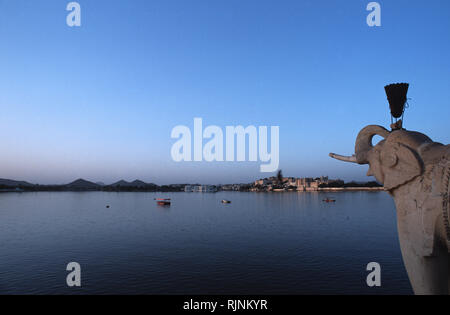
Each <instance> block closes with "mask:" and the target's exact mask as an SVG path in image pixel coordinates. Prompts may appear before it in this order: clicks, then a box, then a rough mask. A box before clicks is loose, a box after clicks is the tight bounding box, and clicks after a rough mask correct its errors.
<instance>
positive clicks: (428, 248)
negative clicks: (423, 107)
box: [330, 126, 450, 295]
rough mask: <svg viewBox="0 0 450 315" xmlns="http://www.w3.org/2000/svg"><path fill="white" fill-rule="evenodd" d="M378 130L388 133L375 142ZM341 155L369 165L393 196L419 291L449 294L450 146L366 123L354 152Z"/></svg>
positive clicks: (405, 257) (414, 284) (402, 241)
mask: <svg viewBox="0 0 450 315" xmlns="http://www.w3.org/2000/svg"><path fill="white" fill-rule="evenodd" d="M375 135H378V136H381V137H382V138H384V139H383V140H382V141H381V142H380V143H378V144H377V145H375V146H373V144H372V139H373V137H374V136H375ZM330 156H331V157H332V158H335V159H337V160H341V161H345V162H352V163H358V164H369V165H370V167H369V172H368V173H367V175H368V176H375V178H376V179H377V180H378V181H379V182H380V183H382V184H383V185H384V188H385V190H386V191H388V192H389V194H390V195H391V196H392V197H393V198H394V200H395V205H396V208H397V225H398V233H399V239H400V246H401V250H402V256H403V260H404V263H405V267H406V270H407V272H408V276H409V279H410V281H411V285H412V287H413V290H414V292H415V293H416V294H420V295H423V294H449V287H450V277H449V270H450V259H449V255H450V223H449V215H450V213H449V212H450V203H449V194H450V187H449V177H450V145H446V146H445V145H443V144H440V143H436V142H433V141H432V140H431V139H430V138H429V137H427V136H426V135H424V134H422V133H419V132H415V131H407V130H404V129H400V130H394V131H388V130H387V129H385V128H383V127H381V126H367V127H366V128H364V129H363V130H362V131H361V132H360V133H359V135H358V138H357V140H356V148H355V155H353V156H341V155H337V154H334V153H330Z"/></svg>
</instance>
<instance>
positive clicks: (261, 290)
mask: <svg viewBox="0 0 450 315" xmlns="http://www.w3.org/2000/svg"><path fill="white" fill-rule="evenodd" d="M327 196H329V194H321V193H239V192H220V193H216V194H199V193H173V194H153V193H104V192H88V193H86V192H84V193H65V192H64V193H61V192H60V193H56V192H55V193H22V194H20V193H3V194H0V251H1V252H0V294H24V293H26V294H80V293H81V294H85V293H89V294H189V295H192V294H412V290H411V287H410V284H409V281H408V278H407V275H406V271H405V268H404V266H403V262H402V258H401V253H400V247H399V244H398V236H397V229H396V216H395V208H394V202H393V200H392V199H391V197H390V196H389V195H388V194H387V193H385V192H345V193H335V194H331V196H332V197H335V198H336V199H337V203H335V204H327V203H324V202H322V199H324V198H325V197H327ZM158 197H164V198H172V200H173V204H172V206H171V207H169V208H164V207H160V206H157V205H156V203H155V201H154V198H158ZM222 199H229V200H231V201H232V204H229V205H224V204H222V203H221V202H220V201H221V200H222ZM106 205H110V208H109V209H107V208H106ZM73 261H75V262H78V263H80V265H81V268H82V288H68V287H67V285H66V276H67V274H68V272H67V271H66V266H67V264H68V263H69V262H73ZM369 262H378V263H380V264H381V268H382V278H381V279H382V286H381V287H380V288H369V287H367V285H366V277H367V274H368V272H367V271H366V266H367V264H368V263H369Z"/></svg>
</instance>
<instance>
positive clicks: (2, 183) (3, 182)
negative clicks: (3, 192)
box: [0, 178, 34, 187]
mask: <svg viewBox="0 0 450 315" xmlns="http://www.w3.org/2000/svg"><path fill="white" fill-rule="evenodd" d="M0 186H8V187H19V186H34V185H33V184H30V183H28V182H24V181H17V180H12V179H3V178H0Z"/></svg>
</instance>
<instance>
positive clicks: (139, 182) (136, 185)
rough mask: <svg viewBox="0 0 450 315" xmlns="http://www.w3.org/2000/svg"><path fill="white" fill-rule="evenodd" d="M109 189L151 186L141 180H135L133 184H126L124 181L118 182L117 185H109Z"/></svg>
mask: <svg viewBox="0 0 450 315" xmlns="http://www.w3.org/2000/svg"><path fill="white" fill-rule="evenodd" d="M109 186H111V187H119V186H120V187H147V186H152V184H147V183H146V182H143V181H141V180H138V179H136V180H135V181H133V182H131V183H130V182H127V181H125V180H123V179H122V180H120V181H118V182H117V183H114V184H111V185H109Z"/></svg>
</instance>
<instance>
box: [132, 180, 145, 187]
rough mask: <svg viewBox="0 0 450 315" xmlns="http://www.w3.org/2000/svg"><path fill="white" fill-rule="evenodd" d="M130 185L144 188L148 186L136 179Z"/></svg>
mask: <svg viewBox="0 0 450 315" xmlns="http://www.w3.org/2000/svg"><path fill="white" fill-rule="evenodd" d="M130 184H131V186H133V187H145V186H148V185H149V184H147V183H145V182H143V181H141V180H138V179H136V180H135V181H133V182H131V183H130Z"/></svg>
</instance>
